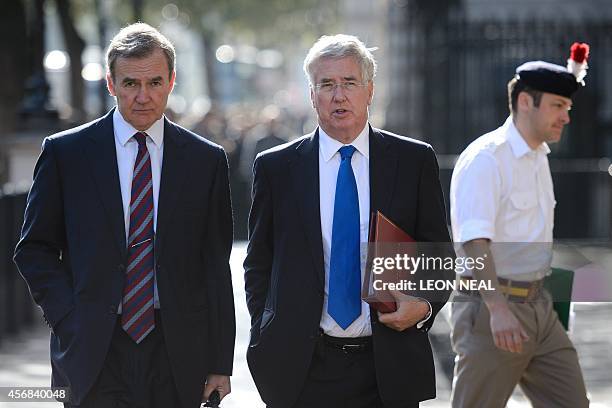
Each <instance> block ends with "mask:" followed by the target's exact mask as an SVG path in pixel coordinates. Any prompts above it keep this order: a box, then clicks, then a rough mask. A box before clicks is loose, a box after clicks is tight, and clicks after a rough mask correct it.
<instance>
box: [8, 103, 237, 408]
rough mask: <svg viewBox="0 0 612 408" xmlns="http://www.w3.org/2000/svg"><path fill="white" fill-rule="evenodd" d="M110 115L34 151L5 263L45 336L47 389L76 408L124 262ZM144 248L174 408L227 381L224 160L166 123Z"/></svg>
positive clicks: (104, 340)
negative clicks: (215, 380) (176, 398)
mask: <svg viewBox="0 0 612 408" xmlns="http://www.w3.org/2000/svg"><path fill="white" fill-rule="evenodd" d="M112 114H113V111H111V112H110V113H108V114H107V115H106V116H104V117H102V118H100V119H98V120H95V121H93V122H91V123H87V124H85V125H83V126H80V127H78V128H75V129H70V130H67V131H65V132H62V133H59V134H57V135H53V136H50V137H48V138H46V139H45V141H44V143H43V149H42V153H41V155H40V157H39V159H38V162H37V164H36V168H35V171H34V183H33V185H32V188H31V190H30V193H29V195H28V201H27V207H26V212H25V221H24V225H23V230H22V234H21V240H20V241H19V243H18V245H17V248H16V250H15V262H16V264H17V266H18V268H19V271H20V273H21V274H22V276H23V278H24V279H25V280H26V282H27V284H28V286H29V289H30V292H31V294H32V297H33V299H34V301H35V302H36V303H37V304H38V305H39V306H40V307H41V308H42V311H43V314H44V317H45V320H46V321H47V322H48V324H49V326H50V327H51V329H52V333H51V364H52V371H53V381H52V383H53V385H54V386H67V387H70V388H71V392H72V395H73V400H72V402H73V403H74V404H78V403H80V402H81V401H82V399H83V398H84V396H85V395H86V394H87V392H88V391H89V389H90V388H91V386H92V385H93V383H94V381H95V380H96V378H97V376H98V374H99V372H100V370H101V368H102V365H103V363H104V359H105V356H106V354H107V351H108V349H109V345H110V341H111V338H112V334H113V330H114V328H115V323H116V320H117V314H116V312H117V306H118V305H119V302H120V300H121V297H122V290H123V284H124V275H125V266H126V261H127V251H126V243H125V226H124V217H123V207H122V201H121V192H120V185H119V177H118V169H117V158H116V151H115V139H114V132H113V119H112ZM157 217H158V218H157V231H156V239H155V269H156V274H157V275H156V276H157V286H158V293H159V300H160V304H161V319H162V322H163V327H164V338H165V341H166V346H167V349H168V355H169V358H170V364H171V367H172V374H173V375H174V379H175V383H176V386H177V387H178V391H179V394H180V397H181V400H182V403H183V405H184V406H185V407H195V406H198V404H199V402H200V398H201V393H202V389H203V388H202V385H203V383H204V381H205V378H206V376H207V374H209V373H214V374H227V375H229V374H231V372H232V360H233V352H234V337H235V318H234V302H233V292H232V283H231V276H230V269H229V254H230V250H231V245H232V210H231V203H230V193H229V183H228V165H227V160H226V156H225V153H224V151H223V149H222V148H221V147H219V146H217V145H215V144H213V143H211V142H208V141H207V140H205V139H203V138H201V137H199V136H197V135H196V134H194V133H191V132H189V131H187V130H185V129H183V128H181V127H179V126H178V125H176V124H174V123H172V122H170V121H168V120H167V119H165V123H164V157H163V164H162V173H161V183H160V192H159V208H158V212H157Z"/></svg>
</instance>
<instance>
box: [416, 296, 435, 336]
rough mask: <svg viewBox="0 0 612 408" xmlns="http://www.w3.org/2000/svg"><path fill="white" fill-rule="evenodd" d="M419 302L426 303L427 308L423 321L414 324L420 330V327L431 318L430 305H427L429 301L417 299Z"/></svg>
mask: <svg viewBox="0 0 612 408" xmlns="http://www.w3.org/2000/svg"><path fill="white" fill-rule="evenodd" d="M419 300H422V301H424V302H427V307H428V308H429V311H428V312H427V314H426V315H425V317H424V318H423V320H421V321H420V322H418V323H417V324H416V328H417V329H420V328H421V327H423V325H424V324H425V323H427V321H428V320H429V319H430V318H431V314H432V313H431V303H429V301H428V300H427V299H423V298H419Z"/></svg>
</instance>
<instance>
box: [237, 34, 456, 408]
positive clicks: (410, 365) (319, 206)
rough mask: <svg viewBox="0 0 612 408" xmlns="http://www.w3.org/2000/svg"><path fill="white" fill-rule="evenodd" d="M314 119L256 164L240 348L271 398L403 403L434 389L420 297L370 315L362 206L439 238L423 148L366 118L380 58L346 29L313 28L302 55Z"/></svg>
mask: <svg viewBox="0 0 612 408" xmlns="http://www.w3.org/2000/svg"><path fill="white" fill-rule="evenodd" d="M304 71H305V73H306V76H307V78H308V80H309V82H310V97H311V101H312V106H313V108H314V109H315V111H316V113H317V119H318V125H319V126H318V127H317V129H316V130H315V131H314V132H313V133H311V134H308V135H306V136H304V137H302V138H300V139H298V140H296V141H294V142H291V143H289V144H285V145H282V146H280V147H276V148H273V149H270V150H267V151H265V152H263V153H261V154H260V155H258V157H257V159H256V161H255V164H254V182H253V205H252V208H251V214H250V219H249V247H248V253H247V257H246V260H245V262H244V266H245V282H246V294H247V303H248V307H249V312H250V314H251V339H250V344H249V349H248V352H247V359H248V363H249V367H250V369H251V373H252V375H253V378H254V380H255V383H256V385H257V388H258V390H259V392H260V394H261V397H262V399H263V400H264V401H265V402H266V404H267V405H268V407H272V408H287V407H293V408H306V407H323V408H324V407H329V408H331V407H333V408H338V407H351V408H359V407H363V408H366V407H367V408H381V407H385V408H391V407H392V408H407V407H415V406H418V403H419V401H422V400H426V399H430V398H434V397H435V378H434V365H433V360H432V352H431V348H430V345H429V341H428V337H427V331H428V330H429V328H430V327H431V325H432V324H433V321H434V318H435V315H436V314H437V312H438V311H439V309H440V308H441V307H442V304H441V303H440V302H437V303H436V302H431V304H430V303H429V302H427V301H425V300H423V299H419V300H416V299H415V300H411V301H406V302H401V303H399V304H398V309H397V311H396V312H393V313H388V314H378V313H377V312H376V311H374V310H373V309H370V307H369V306H368V304H367V303H365V302H363V301H362V300H361V297H360V288H361V281H362V277H363V266H362V263H361V259H362V258H363V257H362V256H363V255H364V254H363V253H362V251H363V249H364V247H362V246H360V243H365V242H367V241H368V229H369V220H370V214H371V212H374V211H377V210H379V211H381V212H382V213H384V214H385V215H386V216H387V217H388V218H390V219H391V220H392V221H393V222H394V223H395V224H397V225H398V226H399V227H400V228H402V229H403V230H404V231H405V232H407V233H408V234H409V235H411V236H412V237H413V238H414V239H415V240H417V241H433V242H447V241H449V236H448V231H447V227H446V218H445V210H444V200H443V197H442V192H441V189H440V184H439V180H438V166H437V162H436V158H435V155H434V152H433V149H432V148H431V146H429V145H427V144H425V143H422V142H418V141H415V140H412V139H408V138H405V137H402V136H397V135H394V134H392V133H389V132H386V131H383V130H379V129H375V128H373V127H371V126H370V124H369V123H368V107H369V105H370V103H371V102H372V96H373V93H374V81H373V80H374V75H375V73H376V62H375V60H374V58H373V56H372V54H371V50H370V49H368V48H366V46H365V45H364V44H363V43H362V42H361V41H360V40H359V39H357V38H356V37H354V36H349V35H335V36H323V37H321V38H320V39H319V40H318V41H317V42H316V43H315V44H314V45H313V47H312V48H311V49H310V51H309V52H308V55H307V56H306V59H305V61H304Z"/></svg>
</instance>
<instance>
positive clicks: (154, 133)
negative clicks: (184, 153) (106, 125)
mask: <svg viewBox="0 0 612 408" xmlns="http://www.w3.org/2000/svg"><path fill="white" fill-rule="evenodd" d="M113 127H114V129H115V138H116V139H117V141H118V142H119V143H121V145H122V146H124V147H125V145H126V144H127V142H128V141H129V140H130V138H132V136H134V134H136V133H138V132H139V131H138V130H136V129H135V128H134V126H132V125H130V124H129V123H128V122H127V121H126V120H125V119H124V118H123V115H121V112H119V108H115V112H113ZM144 133H146V134H147V135H148V136H149V137H150V138H151V140H153V143H155V146H156V147H157V148H160V147H161V145H162V142H163V141H164V115H162V117H161V118H159V119H158V120H156V121H155V122H154V123H153V124H152V125H151V127H150V128H148V129H147V130H145V131H144Z"/></svg>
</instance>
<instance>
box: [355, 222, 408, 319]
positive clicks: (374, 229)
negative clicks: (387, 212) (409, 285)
mask: <svg viewBox="0 0 612 408" xmlns="http://www.w3.org/2000/svg"><path fill="white" fill-rule="evenodd" d="M368 242H369V248H368V263H367V265H368V267H367V269H366V279H365V281H364V282H365V284H366V285H367V287H366V288H365V292H366V293H367V294H368V296H365V297H364V300H365V301H366V302H368V304H369V305H370V306H372V308H374V309H376V310H378V311H379V312H381V313H390V312H395V311H396V310H397V304H396V303H395V302H394V301H390V298H392V295H391V294H390V293H381V291H374V289H373V288H372V287H370V285H371V279H370V277H371V276H372V268H371V266H372V259H373V258H374V257H377V256H381V254H380V253H379V252H380V251H383V252H384V251H385V250H386V251H388V250H389V248H390V247H392V245H389V244H401V243H407V242H415V240H414V239H413V238H412V237H411V236H410V235H408V234H407V233H406V232H404V231H403V230H402V229H401V228H400V227H398V226H397V225H395V224H394V223H393V222H392V221H391V220H389V219H388V218H387V217H385V216H384V215H383V213H381V212H380V211H376V212H375V213H374V212H373V213H372V217H371V219H370V235H369V238H368ZM379 244H380V245H379ZM383 248H384V250H383ZM385 255H386V256H392V255H393V254H385Z"/></svg>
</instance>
